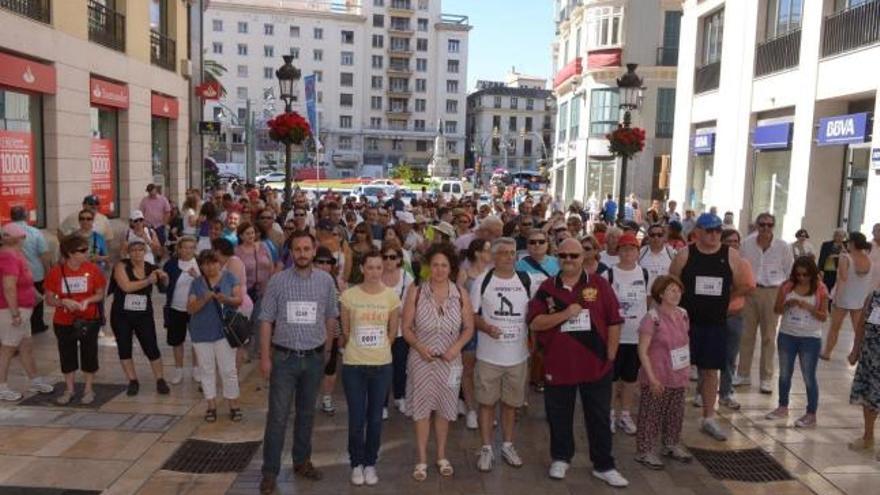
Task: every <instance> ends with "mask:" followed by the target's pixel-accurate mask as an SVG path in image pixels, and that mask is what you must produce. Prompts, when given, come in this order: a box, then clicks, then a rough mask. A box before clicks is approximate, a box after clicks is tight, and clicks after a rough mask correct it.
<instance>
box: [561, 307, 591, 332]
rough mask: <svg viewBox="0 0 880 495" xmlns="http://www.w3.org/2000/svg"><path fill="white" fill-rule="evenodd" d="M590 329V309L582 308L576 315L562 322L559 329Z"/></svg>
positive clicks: (571, 330) (580, 330) (563, 330)
mask: <svg viewBox="0 0 880 495" xmlns="http://www.w3.org/2000/svg"><path fill="white" fill-rule="evenodd" d="M591 329H592V327H591V326H590V310H589V309H582V310H581V312H580V313H578V315H577V316H575V317H574V318H572V319H570V320H568V321H566V322H565V323H563V324H562V327H560V329H559V330H560V331H562V332H589V331H590V330H591Z"/></svg>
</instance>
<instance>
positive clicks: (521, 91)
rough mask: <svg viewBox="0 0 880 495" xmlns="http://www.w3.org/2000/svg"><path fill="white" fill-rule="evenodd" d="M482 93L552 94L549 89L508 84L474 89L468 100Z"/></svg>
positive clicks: (509, 94)
mask: <svg viewBox="0 0 880 495" xmlns="http://www.w3.org/2000/svg"><path fill="white" fill-rule="evenodd" d="M483 95H489V96H522V97H524V98H536V99H546V98H549V97H551V96H553V91H550V90H549V89H535V88H511V87H509V86H502V87H497V88H485V89H481V90H479V91H474V92H473V93H471V94H469V95H468V100H470V99H471V98H475V97H477V96H483Z"/></svg>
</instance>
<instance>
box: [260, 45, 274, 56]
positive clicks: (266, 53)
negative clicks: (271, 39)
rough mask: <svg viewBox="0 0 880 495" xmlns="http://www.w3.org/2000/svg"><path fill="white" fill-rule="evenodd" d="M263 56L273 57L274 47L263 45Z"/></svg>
mask: <svg viewBox="0 0 880 495" xmlns="http://www.w3.org/2000/svg"><path fill="white" fill-rule="evenodd" d="M263 56H264V57H268V58H272V57H274V56H275V47H272V46H269V45H266V46H264V47H263Z"/></svg>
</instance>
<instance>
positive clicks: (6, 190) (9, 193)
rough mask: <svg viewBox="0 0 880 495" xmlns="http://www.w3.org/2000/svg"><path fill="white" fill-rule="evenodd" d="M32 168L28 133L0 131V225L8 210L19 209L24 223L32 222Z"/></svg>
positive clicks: (33, 208) (33, 201) (33, 207)
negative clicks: (26, 215) (24, 220)
mask: <svg viewBox="0 0 880 495" xmlns="http://www.w3.org/2000/svg"><path fill="white" fill-rule="evenodd" d="M33 164H34V145H33V137H32V136H31V133H29V132H20V131H4V130H0V222H2V223H6V222H8V221H9V210H10V209H11V208H12V207H14V206H23V207H24V208H25V210H27V212H28V220H29V221H30V222H31V223H33V222H36V219H37V210H36V206H35V204H36V203H35V197H36V191H35V177H34V167H33Z"/></svg>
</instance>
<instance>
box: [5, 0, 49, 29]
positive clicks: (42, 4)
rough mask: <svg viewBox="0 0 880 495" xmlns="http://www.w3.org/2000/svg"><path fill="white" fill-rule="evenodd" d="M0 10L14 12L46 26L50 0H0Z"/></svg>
mask: <svg viewBox="0 0 880 495" xmlns="http://www.w3.org/2000/svg"><path fill="white" fill-rule="evenodd" d="M0 9H3V10H8V11H10V12H15V13H16V14H19V15H23V16H25V17H30V18H31V19H33V20H35V21H40V22H45V23H46V24H48V23H49V21H50V20H51V14H50V13H51V11H52V8H51V2H50V0H0Z"/></svg>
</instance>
